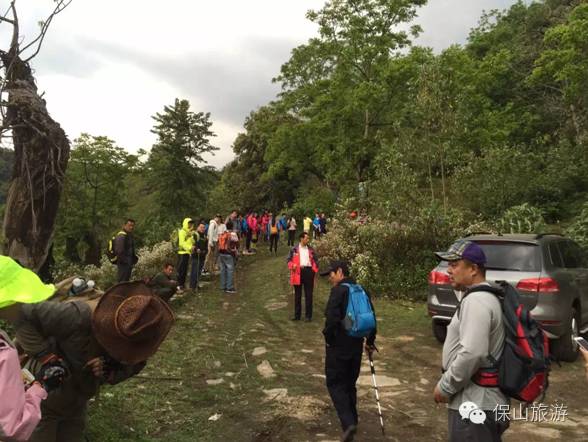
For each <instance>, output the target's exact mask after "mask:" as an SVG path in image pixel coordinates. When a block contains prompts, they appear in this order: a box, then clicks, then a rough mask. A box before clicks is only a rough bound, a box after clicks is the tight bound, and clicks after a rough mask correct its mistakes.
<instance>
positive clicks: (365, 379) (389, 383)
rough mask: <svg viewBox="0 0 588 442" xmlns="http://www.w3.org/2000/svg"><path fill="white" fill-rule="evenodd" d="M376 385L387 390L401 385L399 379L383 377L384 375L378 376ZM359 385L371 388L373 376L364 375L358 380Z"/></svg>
mask: <svg viewBox="0 0 588 442" xmlns="http://www.w3.org/2000/svg"><path fill="white" fill-rule="evenodd" d="M376 383H377V384H378V388H386V387H397V386H399V385H401V382H400V380H399V379H396V378H392V377H390V376H383V375H376ZM357 385H359V386H361V387H371V386H372V376H371V375H369V376H368V375H364V376H360V377H359V378H358V380H357Z"/></svg>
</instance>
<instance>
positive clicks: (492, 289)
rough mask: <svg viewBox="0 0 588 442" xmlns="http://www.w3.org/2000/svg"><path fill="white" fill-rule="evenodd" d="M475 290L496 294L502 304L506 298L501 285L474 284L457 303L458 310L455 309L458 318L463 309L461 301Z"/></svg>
mask: <svg viewBox="0 0 588 442" xmlns="http://www.w3.org/2000/svg"><path fill="white" fill-rule="evenodd" d="M475 292H488V293H492V294H493V295H494V296H496V297H497V298H498V301H499V302H500V304H502V301H503V300H504V289H503V288H502V287H500V286H495V285H488V284H477V285H473V286H471V287H469V288H468V289H467V290H466V291H465V292H464V294H463V296H462V297H461V300H460V301H459V303H458V304H457V310H456V311H455V313H456V314H457V317H458V318H459V313H460V311H461V303H462V302H463V300H464V299H465V298H466V297H467V296H468V295H469V294H471V293H475Z"/></svg>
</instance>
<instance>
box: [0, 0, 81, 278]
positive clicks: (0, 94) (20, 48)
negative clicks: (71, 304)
mask: <svg viewBox="0 0 588 442" xmlns="http://www.w3.org/2000/svg"><path fill="white" fill-rule="evenodd" d="M71 1H72V0H67V1H66V0H56V1H55V8H54V10H53V12H52V13H51V14H50V15H49V17H48V18H47V19H46V20H45V21H44V22H41V23H40V25H41V30H40V32H39V35H38V36H37V37H36V38H34V39H33V40H32V41H30V42H28V43H26V44H25V42H24V41H21V36H20V33H19V20H18V15H17V9H16V0H13V1H12V2H11V3H10V6H9V8H8V10H7V11H6V12H5V13H4V15H2V16H0V25H1V26H12V33H11V40H10V42H9V43H8V44H7V45H6V47H2V48H0V63H1V67H0V69H1V75H2V76H1V78H0V82H1V83H0V100H1V102H0V112H1V122H0V136H1V137H2V138H1V139H2V140H3V141H6V140H9V142H11V144H12V147H13V148H14V153H15V162H14V168H13V171H12V178H11V181H10V186H9V189H8V195H7V198H6V209H5V216H4V245H3V246H4V247H3V248H4V250H3V253H4V254H7V255H9V256H11V257H13V258H15V259H18V260H19V261H20V263H21V264H22V265H24V266H26V267H29V268H31V269H33V270H35V271H39V270H40V269H41V267H42V266H43V265H44V264H45V261H46V260H47V255H48V252H49V248H50V246H51V241H52V237H53V230H54V227H55V219H56V216H57V208H58V205H59V198H60V195H61V190H62V186H63V180H64V177H65V169H66V167H67V161H68V159H69V150H70V143H69V140H68V139H67V136H66V134H65V132H64V131H63V129H62V128H61V126H60V125H59V124H58V123H57V122H56V121H55V120H53V119H52V118H51V116H50V115H49V112H48V111H47V107H46V104H45V100H44V99H43V98H42V96H41V94H39V91H38V90H37V86H36V84H35V77H34V75H33V73H32V70H31V67H30V64H29V63H30V61H31V59H33V58H34V57H35V56H36V55H37V54H38V53H39V50H40V48H41V45H42V43H43V40H44V38H45V35H46V33H47V30H48V28H49V25H50V24H51V21H52V20H53V18H54V17H55V16H56V15H57V14H59V13H60V12H62V11H63V10H64V9H65V8H66V7H67V6H68V5H69V4H70V3H71Z"/></svg>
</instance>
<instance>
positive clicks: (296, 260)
mask: <svg viewBox="0 0 588 442" xmlns="http://www.w3.org/2000/svg"><path fill="white" fill-rule="evenodd" d="M309 241H310V237H309V236H308V233H306V232H303V233H301V234H300V243H299V244H298V245H297V246H296V247H293V248H292V250H290V254H289V255H288V268H289V269H290V285H292V286H294V317H293V318H292V320H293V321H300V318H301V316H302V287H303V286H304V304H305V308H304V313H305V317H306V321H307V322H310V321H311V320H312V292H313V290H314V283H315V276H316V274H317V272H318V263H317V257H316V254H315V252H314V250H313V248H312V247H310V246H309V245H308V242H309Z"/></svg>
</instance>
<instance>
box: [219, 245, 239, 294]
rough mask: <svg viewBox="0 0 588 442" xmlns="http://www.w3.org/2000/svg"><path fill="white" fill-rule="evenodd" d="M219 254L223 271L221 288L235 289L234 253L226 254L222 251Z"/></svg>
mask: <svg viewBox="0 0 588 442" xmlns="http://www.w3.org/2000/svg"><path fill="white" fill-rule="evenodd" d="M218 256H219V261H220V271H221V274H220V280H221V290H234V289H235V287H234V286H233V273H234V272H235V258H233V255H226V254H224V253H220V254H219V255H218Z"/></svg>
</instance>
